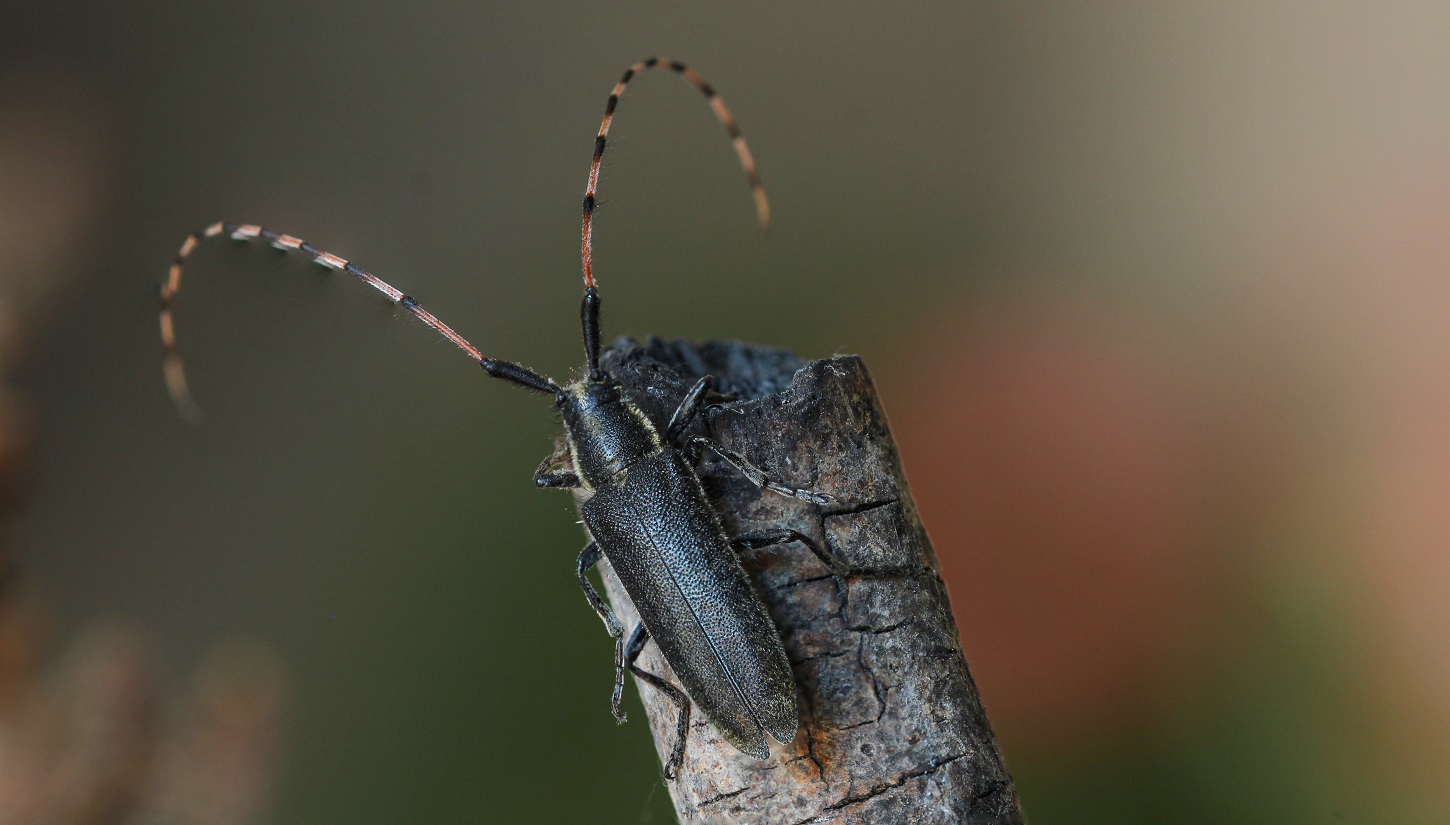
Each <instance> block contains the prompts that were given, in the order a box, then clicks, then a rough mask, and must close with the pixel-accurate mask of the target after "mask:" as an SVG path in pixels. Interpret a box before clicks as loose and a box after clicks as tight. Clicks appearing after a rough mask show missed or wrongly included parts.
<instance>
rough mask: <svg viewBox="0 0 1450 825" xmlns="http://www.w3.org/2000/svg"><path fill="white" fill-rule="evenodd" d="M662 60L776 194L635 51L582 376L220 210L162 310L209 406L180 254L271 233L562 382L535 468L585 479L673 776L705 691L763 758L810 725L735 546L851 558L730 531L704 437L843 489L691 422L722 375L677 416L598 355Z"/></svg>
mask: <svg viewBox="0 0 1450 825" xmlns="http://www.w3.org/2000/svg"><path fill="white" fill-rule="evenodd" d="M654 68H668V69H670V70H671V71H673V72H675V73H676V74H679V75H682V76H683V77H685V79H687V80H689V81H690V82H691V83H693V84H694V85H695V87H696V88H697V89H699V91H700V92H701V93H702V94H704V95H705V97H706V99H707V100H708V101H709V104H710V107H711V108H712V109H713V110H714V112H715V114H716V116H717V118H718V119H719V120H720V122H721V124H723V125H724V126H725V128H726V130H727V131H728V132H729V134H730V138H731V141H732V143H733V145H734V147H735V151H736V153H737V155H738V156H739V160H740V164H741V166H742V167H743V168H744V170H745V173H746V176H747V178H748V179H749V183H750V187H751V193H752V196H753V197H754V200H755V205H756V212H757V215H758V218H759V221H760V224H761V226H762V228H763V227H764V226H765V225H766V224H767V223H768V221H769V214H770V212H769V206H768V203H767V201H766V198H765V191H764V189H763V188H762V186H761V184H760V176H759V173H758V172H757V170H756V167H755V162H754V160H753V159H752V157H751V155H750V150H749V148H748V147H747V146H746V143H745V139H744V137H743V136H742V135H741V133H740V129H739V127H738V126H737V125H736V123H735V120H734V118H733V117H732V116H731V114H730V111H729V110H728V109H727V108H726V107H725V104H724V102H723V101H721V99H720V96H719V95H718V94H716V93H715V90H714V89H713V88H712V87H711V86H710V85H709V84H708V83H706V82H705V81H704V79H703V78H701V77H700V76H699V75H698V74H696V73H695V71H694V70H693V69H690V68H689V67H688V66H686V65H684V64H683V63H679V62H677V61H668V60H661V59H658V58H650V59H649V60H645V61H643V62H641V63H637V64H635V65H633V66H631V67H630V68H629V69H628V70H627V71H625V73H624V76H623V77H622V78H621V79H620V80H619V82H618V83H616V84H615V86H614V89H613V90H612V91H611V92H610V94H609V100H608V103H607V104H606V106H605V111H604V120H603V122H602V123H601V124H600V127H599V132H598V134H597V136H596V137H595V141H594V157H593V160H592V162H591V163H590V166H589V180H588V184H587V186H586V188H585V192H584V204H583V230H582V235H581V242H580V253H581V257H582V262H583V276H584V297H583V302H582V305H581V308H580V320H581V326H582V328H583V340H584V352H585V365H584V369H583V371H582V374H581V375H579V377H577V378H575V379H574V380H572V381H569V382H566V383H564V384H562V385H561V384H558V383H556V382H554V381H553V380H552V379H550V378H548V377H546V376H544V375H541V374H539V373H537V372H535V371H533V370H531V369H529V368H527V367H524V366H522V365H520V364H518V363H515V362H513V361H505V360H501V359H495V358H490V357H488V356H486V355H484V354H483V353H482V352H480V351H479V350H478V349H477V348H476V347H474V346H473V344H471V343H469V342H468V341H467V340H466V339H465V338H464V337H463V336H461V335H459V334H458V333H457V332H455V331H453V329H452V328H451V327H449V326H448V325H446V324H444V323H443V322H442V321H440V320H438V319H437V318H436V317H435V316H433V315H432V314H431V313H429V312H428V311H427V310H425V309H423V307H421V306H419V305H418V302H417V301H415V300H413V299H412V298H411V297H409V296H408V295H405V294H404V293H403V292H401V291H400V290H398V289H396V288H394V287H393V286H391V285H389V284H388V283H386V282H384V281H383V280H381V279H379V278H378V277H376V276H374V275H372V274H371V273H369V272H366V271H365V270H363V269H362V268H360V267H358V266H357V265H355V264H353V263H352V262H351V261H348V260H346V259H344V258H341V257H339V256H337V255H334V254H332V253H330V252H325V251H322V250H320V249H318V248H317V247H315V246H313V245H312V244H310V243H308V242H307V241H304V240H302V239H300V238H297V237H295V236H292V235H287V234H284V233H280V232H275V231H273V230H270V229H266V228H264V227H261V226H257V225H254V224H231V223H215V224H212V225H211V226H209V227H207V228H206V229H204V230H202V231H201V232H197V233H194V234H192V235H190V236H188V237H187V238H186V240H185V241H184V242H183V243H182V245H181V248H180V250H178V252H177V255H176V258H175V259H174V261H173V262H172V265H171V269H170V272H169V274H168V277H167V280H166V282H165V283H163V284H162V287H161V311H160V324H161V339H162V347H163V353H164V355H163V372H164V376H165V379H166V384H167V387H168V390H169V392H170V394H171V396H172V398H173V399H174V401H175V402H176V404H177V407H178V409H179V410H181V412H182V413H183V415H185V416H187V417H194V416H195V414H196V406H195V404H194V403H193V401H192V397H191V393H190V390H189V388H188V385H187V382H186V377H185V372H184V370H183V368H182V362H181V358H180V355H179V353H178V351H177V347H176V333H175V325H174V322H173V316H172V303H173V301H174V299H175V298H176V296H177V294H178V292H179V290H180V286H181V271H182V267H183V265H184V264H185V262H186V260H187V258H188V257H189V256H190V255H191V254H192V252H193V251H194V250H195V249H196V247H197V245H198V244H199V243H200V242H201V241H203V240H205V239H207V238H213V237H218V236H223V235H226V236H230V237H233V238H236V239H239V240H254V239H262V240H265V241H267V242H270V243H271V244H272V245H273V246H275V247H277V248H279V249H283V250H297V251H300V252H302V253H303V254H305V255H309V256H311V258H312V259H313V260H314V261H315V262H316V263H319V264H321V265H324V266H327V267H330V268H332V269H338V270H342V271H344V272H346V273H348V274H350V275H352V276H354V277H356V278H357V279H359V280H361V281H362V282H363V283H365V284H367V285H368V286H371V287H372V288H374V289H376V290H378V291H379V292H381V293H383V294H384V295H386V296H387V297H388V298H389V299H390V300H392V301H393V302H394V303H395V304H397V305H398V306H400V307H402V308H403V309H404V310H405V311H407V312H408V313H409V314H411V315H413V316H414V317H416V318H417V319H418V320H420V321H422V322H423V323H424V324H426V325H428V326H429V327H430V328H432V329H433V330H435V331H436V332H438V333H439V334H441V335H442V336H443V337H444V338H446V339H448V340H449V341H450V342H452V343H453V344H455V345H456V346H458V347H459V348H460V349H462V350H463V351H464V352H465V353H467V354H468V356H469V357H470V358H472V359H473V360H475V361H477V362H478V364H479V365H480V366H481V367H482V368H483V370H484V372H486V373H487V374H488V375H490V376H492V377H494V378H498V379H501V380H503V381H507V382H509V383H511V384H514V385H516V386H519V387H522V388H524V389H526V390H530V391H533V392H536V393H540V394H543V395H547V396H549V397H551V398H552V399H553V400H554V408H555V410H556V411H557V412H558V414H559V416H560V418H561V419H562V421H563V425H564V448H563V449H561V450H558V451H556V452H555V453H554V454H553V455H551V456H549V457H548V458H546V459H545V460H544V462H543V464H541V465H540V466H539V468H538V470H537V471H536V472H535V474H534V481H535V483H536V484H537V485H538V486H539V487H541V488H553V489H577V490H579V491H580V493H581V495H580V498H581V499H582V504H581V505H580V509H581V513H582V515H583V517H584V524H585V526H586V527H587V528H588V530H589V534H590V535H591V536H592V540H591V541H590V542H589V543H588V544H587V545H585V547H584V549H583V550H582V551H581V552H580V553H579V556H578V560H577V564H576V575H577V578H578V580H579V586H580V587H581V588H582V590H583V591H584V597H585V599H586V600H587V601H588V602H589V606H590V607H591V608H593V610H594V612H595V613H597V614H598V615H599V618H600V620H601V621H603V622H604V626H605V628H606V629H607V630H608V632H609V635H610V636H611V637H612V638H613V639H614V648H615V653H614V687H613V691H612V692H611V694H610V709H611V712H612V713H613V715H614V717H615V719H617V720H618V721H619V722H624V721H625V714H624V712H623V711H622V710H621V709H620V706H619V704H620V698H621V695H622V692H623V688H624V673H625V671H626V670H628V671H629V672H631V673H633V674H635V675H636V676H637V677H639V679H641V680H642V681H644V682H645V683H647V684H649V685H651V686H652V687H653V688H654V689H655V690H658V691H660V692H661V693H662V694H663V695H664V696H665V697H667V698H668V699H669V700H670V701H671V702H672V703H674V704H675V705H676V707H677V708H678V713H677V720H676V735H675V742H674V745H673V747H672V749H671V754H670V757H669V758H668V760H667V761H666V762H665V765H664V773H665V776H666V777H667V778H671V779H673V778H674V777H675V776H676V775H677V774H678V771H679V768H680V766H681V764H682V762H683V759H684V751H685V741H686V735H687V731H688V728H689V721H690V711H691V707H692V705H693V706H696V707H698V708H699V709H700V711H701V713H702V714H703V715H704V716H705V717H706V718H707V719H708V720H709V721H710V722H711V723H713V724H714V726H715V727H716V728H717V729H718V730H719V731H720V733H721V734H722V735H723V736H724V737H725V739H726V740H728V741H729V742H730V743H731V744H733V745H734V746H735V747H736V748H737V749H739V750H740V751H741V752H743V753H745V754H748V755H750V756H753V757H755V758H756V759H765V758H767V757H768V756H769V746H768V742H767V740H766V737H767V736H769V737H770V738H771V739H775V740H776V741H778V742H780V743H782V744H788V743H790V742H791V741H792V740H794V739H795V736H796V733H797V732H798V730H799V728H800V709H799V705H798V702H797V697H796V690H795V681H794V677H793V676H792V672H791V665H790V661H789V659H788V658H787V657H786V652H785V647H784V645H783V644H782V642H781V637H780V633H779V631H778V630H777V629H776V627H775V624H774V623H773V621H772V620H771V617H770V615H769V613H768V612H767V610H766V607H765V605H764V603H763V602H762V601H761V599H760V597H759V595H758V594H757V592H756V591H755V589H754V586H753V584H752V583H751V581H750V579H749V577H748V576H747V574H746V573H745V570H744V568H742V567H741V565H740V561H739V559H738V558H737V554H736V551H737V550H741V549H755V548H760V547H767V546H771V545H777V544H785V543H789V542H800V543H801V544H802V545H804V546H805V547H806V548H807V549H809V550H810V551H811V553H812V554H814V555H815V556H816V557H817V558H819V559H820V560H821V561H822V562H824V563H825V564H826V565H827V566H828V567H829V568H830V569H831V570H832V572H833V573H835V574H836V576H837V579H838V581H839V580H840V576H841V574H842V566H841V565H840V564H839V563H838V562H837V561H836V560H835V559H834V557H832V556H831V555H830V554H828V553H826V552H825V551H824V550H823V549H822V548H821V547H820V546H819V545H817V544H816V542H815V541H814V540H813V539H811V538H810V537H809V536H806V535H804V534H802V533H799V532H797V531H795V530H790V529H784V528H776V529H765V530H756V531H751V532H747V533H744V534H741V535H737V536H735V537H733V538H731V537H729V536H727V535H726V532H725V530H724V528H723V526H722V524H721V520H720V517H719V515H718V513H717V512H716V511H715V509H714V506H713V505H712V503H711V500H710V498H709V496H708V495H707V494H706V492H705V489H704V487H703V485H702V484H701V480H700V475H699V473H698V471H697V469H696V465H697V464H698V463H699V462H700V460H701V458H702V457H703V453H704V452H705V451H706V450H709V451H712V452H714V453H715V454H717V455H718V456H720V458H722V459H724V461H725V462H726V463H727V464H729V465H731V466H733V467H734V468H735V469H736V470H737V471H739V472H741V473H742V474H744V475H745V476H746V477H747V478H749V479H750V480H751V481H752V482H754V483H755V484H756V485H757V486H759V487H761V488H763V489H765V490H769V491H771V492H773V493H777V494H781V495H786V496H793V497H795V498H798V499H801V500H804V501H807V502H810V503H813V504H817V505H820V504H828V503H830V502H832V501H833V500H834V499H833V497H832V496H830V495H828V494H825V493H822V492H819V491H816V490H811V489H806V488H800V487H792V486H790V485H787V484H784V483H781V482H780V481H777V480H776V479H775V478H773V477H772V476H770V475H769V474H767V473H766V472H765V471H763V470H761V469H760V468H758V467H755V466H754V465H752V464H751V463H750V462H748V461H747V460H746V459H745V458H744V457H743V456H741V455H740V454H738V453H736V452H733V451H731V450H729V449H726V448H725V447H724V446H722V445H720V444H718V443H716V442H715V441H713V440H711V439H710V438H708V437H706V436H702V435H691V434H690V432H691V428H692V426H693V425H694V424H695V423H696V422H697V420H698V419H699V417H700V413H701V411H702V409H704V408H705V407H706V406H708V405H709V404H711V403H712V402H713V401H720V400H721V399H724V398H726V397H725V396H721V395H719V394H717V393H715V392H714V390H713V386H714V384H713V380H712V378H711V377H710V376H708V375H707V376H704V377H702V378H700V379H699V380H698V381H697V382H696V383H695V384H694V385H693V386H692V387H691V388H690V390H689V391H688V392H687V393H686V394H685V397H684V399H683V400H682V401H681V402H680V404H679V406H678V407H677V408H676V409H675V411H674V414H673V415H672V416H671V418H670V420H669V421H668V423H666V424H665V425H664V426H663V427H661V426H660V424H661V422H657V421H654V420H652V419H651V418H650V416H649V415H648V414H646V413H645V412H644V410H643V409H642V408H641V406H640V405H639V404H638V403H637V402H636V401H635V400H633V399H632V398H631V397H630V395H629V392H628V391H627V390H626V388H625V387H624V386H623V385H622V384H621V382H620V381H619V380H618V379H617V378H616V377H615V376H613V375H611V374H610V373H609V371H608V370H607V369H605V368H604V367H602V366H601V364H600V320H599V317H600V299H599V288H598V283H597V281H596V280H595V277H594V268H593V260H592V256H591V251H592V243H593V217H594V210H595V204H596V193H597V190H598V185H599V170H600V165H601V161H602V159H603V156H604V149H605V144H606V138H607V136H608V134H609V127H610V123H611V122H612V120H613V118H614V112H615V107H616V106H617V105H618V103H619V98H620V95H622V94H623V93H624V90H625V87H626V86H627V85H628V84H629V82H630V80H631V79H632V78H633V77H635V76H636V75H638V74H640V73H641V72H644V71H646V70H648V69H654ZM601 558H603V559H607V560H608V561H609V563H610V565H611V567H612V568H613V569H614V571H615V573H616V574H617V575H618V577H619V579H620V582H621V583H622V584H623V585H624V589H625V591H626V592H627V593H628V594H629V597H630V600H631V601H632V602H633V603H634V606H635V609H636V611H637V612H638V613H639V616H640V622H639V624H638V625H637V626H636V627H635V628H634V629H633V631H632V632H631V633H630V634H629V635H628V636H627V637H626V636H625V634H624V628H623V627H622V626H621V625H620V622H619V620H618V618H617V617H616V616H615V615H614V612H613V610H611V609H610V607H609V605H608V604H607V603H606V602H605V601H604V599H602V598H601V597H600V596H599V593H598V592H597V591H596V590H595V589H594V587H593V585H592V584H590V582H589V579H588V577H587V576H586V574H587V573H588V571H589V570H591V569H592V568H593V567H594V566H595V565H597V564H598V563H599V561H600V559H601ZM651 639H653V640H654V642H655V644H656V645H657V646H658V648H659V650H660V652H661V653H662V654H663V657H664V659H665V661H666V662H667V663H668V664H669V666H670V670H671V671H673V673H674V675H675V677H676V679H678V680H679V685H678V686H677V685H675V684H672V683H671V682H669V681H668V680H666V679H665V678H663V677H661V676H659V675H657V674H654V673H650V672H648V671H646V670H644V669H643V668H642V667H640V666H639V664H638V663H637V661H636V660H637V659H638V657H639V655H640V653H641V651H642V650H643V649H644V646H645V645H646V644H647V643H648V642H649V640H651Z"/></svg>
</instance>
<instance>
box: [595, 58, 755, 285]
mask: <svg viewBox="0 0 1450 825" xmlns="http://www.w3.org/2000/svg"><path fill="white" fill-rule="evenodd" d="M658 68H666V69H669V70H670V71H672V72H674V73H675V74H679V75H684V77H685V79H686V80H688V81H690V82H691V83H693V84H695V88H696V89H699V90H700V93H701V94H703V95H704V96H705V99H706V100H708V101H709V102H710V108H711V109H713V110H714V111H715V117H717V118H719V119H720V124H721V125H722V126H724V127H725V131H727V132H729V133H730V142H731V143H732V144H733V145H734V146H735V154H736V155H738V156H739V157H740V166H741V168H742V169H744V170H745V177H746V178H747V179H748V180H749V181H750V195H751V197H753V198H754V199H755V214H756V217H757V219H758V220H759V222H760V228H761V229H762V230H764V229H765V228H766V227H768V226H769V225H770V203H769V202H767V201H766V199H765V187H763V186H761V185H760V170H759V169H757V168H756V167H755V158H753V157H751V155H750V147H749V146H747V145H746V143H745V136H744V135H742V134H741V133H740V127H739V126H738V125H736V123H735V117H734V115H731V114H730V110H729V109H728V108H726V107H725V101H723V100H721V99H720V95H718V94H716V93H715V89H714V87H712V86H711V85H710V84H709V83H706V82H705V78H703V77H700V75H698V74H697V73H696V72H695V70H694V69H691V68H690V67H689V66H686V65H685V64H683V63H681V62H679V61H678V60H664V59H661V58H658V57H651V58H650V59H648V60H646V61H644V62H642V63H636V64H634V65H633V66H630V67H629V68H628V69H625V70H624V77H621V78H620V79H619V82H618V83H616V84H614V91H612V92H610V93H609V102H608V103H606V104H605V106H604V122H603V123H600V124H599V134H598V135H597V136H596V137H595V138H594V162H593V163H590V164H589V184H588V185H587V186H586V187H585V188H584V231H583V237H582V238H581V239H580V245H579V246H580V249H579V251H580V254H581V256H582V257H583V259H584V286H585V288H588V287H592V286H594V285H595V281H594V254H593V253H594V234H593V223H594V206H595V203H596V200H595V193H596V192H597V191H598V190H599V164H600V161H601V160H603V159H604V144H605V142H606V138H608V137H609V125H610V123H612V122H613V121H614V109H615V107H616V106H618V105H619V97H620V95H622V94H624V89H625V87H626V86H628V85H629V81H630V80H632V79H633V78H634V76H635V75H637V74H640V73H641V72H644V71H646V70H648V69H658Z"/></svg>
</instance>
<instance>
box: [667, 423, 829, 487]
mask: <svg viewBox="0 0 1450 825" xmlns="http://www.w3.org/2000/svg"><path fill="white" fill-rule="evenodd" d="M690 447H691V448H692V449H691V452H690V453H689V456H690V457H694V456H696V455H698V454H699V450H700V449H701V448H708V449H710V450H712V451H714V453H715V454H716V455H718V456H720V457H721V458H723V459H725V461H726V462H728V463H729V464H730V466H732V467H734V468H735V469H736V470H739V471H740V474H741V475H743V476H745V477H746V478H748V479H750V480H751V482H752V483H754V484H755V486H757V487H762V488H764V489H766V490H769V491H771V492H772V493H778V494H780V495H783V496H790V497H792V498H798V499H801V500H802V501H809V502H810V503H812V504H830V503H832V502H834V501H835V500H836V497H835V496H833V495H830V494H827V493H822V492H821V491H819V490H809V489H806V488H804V487H789V486H786V485H784V484H781V483H779V482H777V481H775V480H774V479H772V478H771V477H770V476H769V475H767V474H766V472H765V471H764V470H762V469H760V468H759V467H757V466H755V465H754V464H751V463H750V462H749V461H747V460H746V459H745V456H743V455H741V454H740V453H737V452H735V451H734V450H731V449H729V448H727V447H725V446H724V445H723V444H719V443H717V442H714V441H711V440H710V439H708V438H705V437H704V436H700V435H697V436H693V437H692V438H691V439H690Z"/></svg>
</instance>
